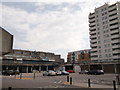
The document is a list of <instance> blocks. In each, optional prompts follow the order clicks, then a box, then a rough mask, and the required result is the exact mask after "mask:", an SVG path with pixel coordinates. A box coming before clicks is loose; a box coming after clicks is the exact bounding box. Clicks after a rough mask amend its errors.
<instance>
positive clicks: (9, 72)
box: [2, 70, 15, 75]
mask: <svg viewBox="0 0 120 90" xmlns="http://www.w3.org/2000/svg"><path fill="white" fill-rule="evenodd" d="M14 74H15V73H14V70H3V71H2V75H14Z"/></svg>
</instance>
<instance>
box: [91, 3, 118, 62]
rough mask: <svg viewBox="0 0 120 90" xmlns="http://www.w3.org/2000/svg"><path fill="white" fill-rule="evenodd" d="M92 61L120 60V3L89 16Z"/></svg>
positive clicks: (104, 7)
mask: <svg viewBox="0 0 120 90" xmlns="http://www.w3.org/2000/svg"><path fill="white" fill-rule="evenodd" d="M89 31H90V46H91V60H95V61H97V60H100V61H113V60H120V2H117V3H115V4H112V5H109V4H107V3H106V4H104V5H103V6H101V7H98V8H95V10H94V12H93V13H90V14H89Z"/></svg>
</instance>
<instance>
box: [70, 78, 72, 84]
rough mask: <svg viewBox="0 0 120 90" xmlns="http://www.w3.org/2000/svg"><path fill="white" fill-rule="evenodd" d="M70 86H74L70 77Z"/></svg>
mask: <svg viewBox="0 0 120 90" xmlns="http://www.w3.org/2000/svg"><path fill="white" fill-rule="evenodd" d="M70 85H72V77H70Z"/></svg>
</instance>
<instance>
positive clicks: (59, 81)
mask: <svg viewBox="0 0 120 90" xmlns="http://www.w3.org/2000/svg"><path fill="white" fill-rule="evenodd" d="M69 76H70V77H72V78H73V82H75V83H81V82H82V83H83V82H84V83H87V80H88V79H91V82H92V83H97V84H101V85H102V84H106V85H112V81H113V80H115V79H116V75H115V74H105V75H80V74H78V73H72V74H70V75H69ZM66 80H67V76H64V75H63V76H42V73H36V74H35V79H34V74H33V73H29V74H25V73H24V74H22V79H20V75H17V76H16V77H15V76H3V77H2V88H8V87H12V88H15V89H16V88H29V89H30V88H34V89H35V90H37V89H38V88H39V90H40V88H41V89H42V88H44V90H50V88H54V89H55V88H57V90H58V88H63V89H62V90H64V88H65V90H66V89H67V88H69V90H70V88H76V89H79V88H82V87H79V86H73V85H65V84H63V83H64V82H66ZM72 90H73V89H72ZM79 90H88V88H84V89H79ZM91 90H110V89H91ZM111 90H113V89H112V88H111Z"/></svg>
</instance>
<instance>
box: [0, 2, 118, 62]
mask: <svg viewBox="0 0 120 90" xmlns="http://www.w3.org/2000/svg"><path fill="white" fill-rule="evenodd" d="M24 1H25V2H24ZM117 1H118V0H20V1H19V0H2V3H1V4H0V15H1V17H0V25H1V26H2V27H3V28H4V29H6V30H7V31H8V32H10V33H11V34H12V35H14V43H13V48H14V49H23V50H32V51H44V52H52V53H55V54H60V55H61V58H64V59H65V61H66V59H67V54H68V52H72V51H78V50H84V49H90V42H89V22H88V16H89V13H90V12H94V9H95V8H97V7H100V6H101V5H104V4H105V3H109V4H114V3H116V2H117Z"/></svg>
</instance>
